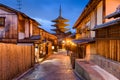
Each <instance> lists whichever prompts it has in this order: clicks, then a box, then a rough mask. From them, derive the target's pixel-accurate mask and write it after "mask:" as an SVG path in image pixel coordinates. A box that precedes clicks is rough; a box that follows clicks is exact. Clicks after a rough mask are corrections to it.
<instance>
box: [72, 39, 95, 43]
mask: <svg viewBox="0 0 120 80" xmlns="http://www.w3.org/2000/svg"><path fill="white" fill-rule="evenodd" d="M72 42H73V43H76V44H86V43H90V42H95V38H85V39H75V40H72Z"/></svg>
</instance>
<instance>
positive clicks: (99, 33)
mask: <svg viewBox="0 0 120 80" xmlns="http://www.w3.org/2000/svg"><path fill="white" fill-rule="evenodd" d="M96 37H97V38H106V37H107V29H100V30H97V36H96Z"/></svg>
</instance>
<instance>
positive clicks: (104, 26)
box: [92, 18, 120, 31]
mask: <svg viewBox="0 0 120 80" xmlns="http://www.w3.org/2000/svg"><path fill="white" fill-rule="evenodd" d="M117 24H120V18H119V19H116V20H113V21H110V22H106V23H104V24H101V25H97V26H95V28H93V29H92V30H93V31H95V30H97V29H101V28H106V27H109V26H113V25H117Z"/></svg>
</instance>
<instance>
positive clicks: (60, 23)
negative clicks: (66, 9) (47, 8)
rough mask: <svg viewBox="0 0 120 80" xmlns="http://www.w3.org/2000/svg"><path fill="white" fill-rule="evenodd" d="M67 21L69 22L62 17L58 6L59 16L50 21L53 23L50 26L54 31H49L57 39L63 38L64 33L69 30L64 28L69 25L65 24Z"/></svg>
mask: <svg viewBox="0 0 120 80" xmlns="http://www.w3.org/2000/svg"><path fill="white" fill-rule="evenodd" d="M68 21H69V20H68V19H65V18H63V17H62V11H61V6H60V10H59V16H58V17H57V18H56V19H55V20H52V22H55V24H54V25H52V26H53V27H54V29H51V30H52V31H54V32H55V35H56V36H57V37H58V39H60V38H64V37H65V34H66V32H67V31H68V30H69V29H68V28H66V26H69V24H66V23H65V22H68Z"/></svg>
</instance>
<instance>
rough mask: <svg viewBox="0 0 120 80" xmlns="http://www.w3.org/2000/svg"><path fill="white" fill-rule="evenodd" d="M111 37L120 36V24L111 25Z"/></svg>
mask: <svg viewBox="0 0 120 80" xmlns="http://www.w3.org/2000/svg"><path fill="white" fill-rule="evenodd" d="M109 37H112V38H115V37H120V27H119V26H114V27H110V28H109Z"/></svg>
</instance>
